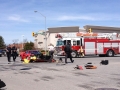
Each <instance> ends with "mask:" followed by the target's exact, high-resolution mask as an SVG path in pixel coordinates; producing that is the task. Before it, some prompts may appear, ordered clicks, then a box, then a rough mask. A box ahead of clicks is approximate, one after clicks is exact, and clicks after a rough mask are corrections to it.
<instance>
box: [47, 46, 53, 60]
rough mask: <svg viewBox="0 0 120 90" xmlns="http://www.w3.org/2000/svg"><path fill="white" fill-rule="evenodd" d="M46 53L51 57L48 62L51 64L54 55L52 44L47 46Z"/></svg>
mask: <svg viewBox="0 0 120 90" xmlns="http://www.w3.org/2000/svg"><path fill="white" fill-rule="evenodd" d="M48 51H49V56H51V57H50V60H49V62H52V60H53V53H54V46H53V45H52V44H50V45H49V46H48Z"/></svg>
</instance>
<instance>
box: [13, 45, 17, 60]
mask: <svg viewBox="0 0 120 90" xmlns="http://www.w3.org/2000/svg"><path fill="white" fill-rule="evenodd" d="M12 57H13V61H14V62H15V61H16V57H17V48H16V46H15V45H13V46H12Z"/></svg>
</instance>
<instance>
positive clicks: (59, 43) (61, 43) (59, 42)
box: [56, 40, 64, 46]
mask: <svg viewBox="0 0 120 90" xmlns="http://www.w3.org/2000/svg"><path fill="white" fill-rule="evenodd" d="M61 45H64V42H63V41H62V40H58V41H57V45H56V46H61Z"/></svg>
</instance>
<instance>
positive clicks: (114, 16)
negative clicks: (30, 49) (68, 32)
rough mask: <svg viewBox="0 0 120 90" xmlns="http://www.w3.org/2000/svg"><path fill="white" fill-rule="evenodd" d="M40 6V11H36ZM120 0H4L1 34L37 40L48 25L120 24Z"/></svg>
mask: <svg viewBox="0 0 120 90" xmlns="http://www.w3.org/2000/svg"><path fill="white" fill-rule="evenodd" d="M35 10H37V11H38V12H37V13H34V11H35ZM119 10H120V0H0V35H1V36H3V38H4V41H5V43H7V44H9V43H13V40H16V39H17V40H18V42H21V41H22V35H24V39H27V40H28V41H34V39H33V37H32V32H33V31H34V32H38V31H39V30H44V29H45V18H44V17H43V16H41V15H40V13H42V14H43V15H44V16H46V27H47V28H49V27H59V26H80V28H83V26H84V25H102V26H115V27H119V26H120V11H119Z"/></svg>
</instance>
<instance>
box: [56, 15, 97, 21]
mask: <svg viewBox="0 0 120 90" xmlns="http://www.w3.org/2000/svg"><path fill="white" fill-rule="evenodd" d="M57 20H60V21H64V20H95V18H92V17H90V16H61V17H58V18H57Z"/></svg>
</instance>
